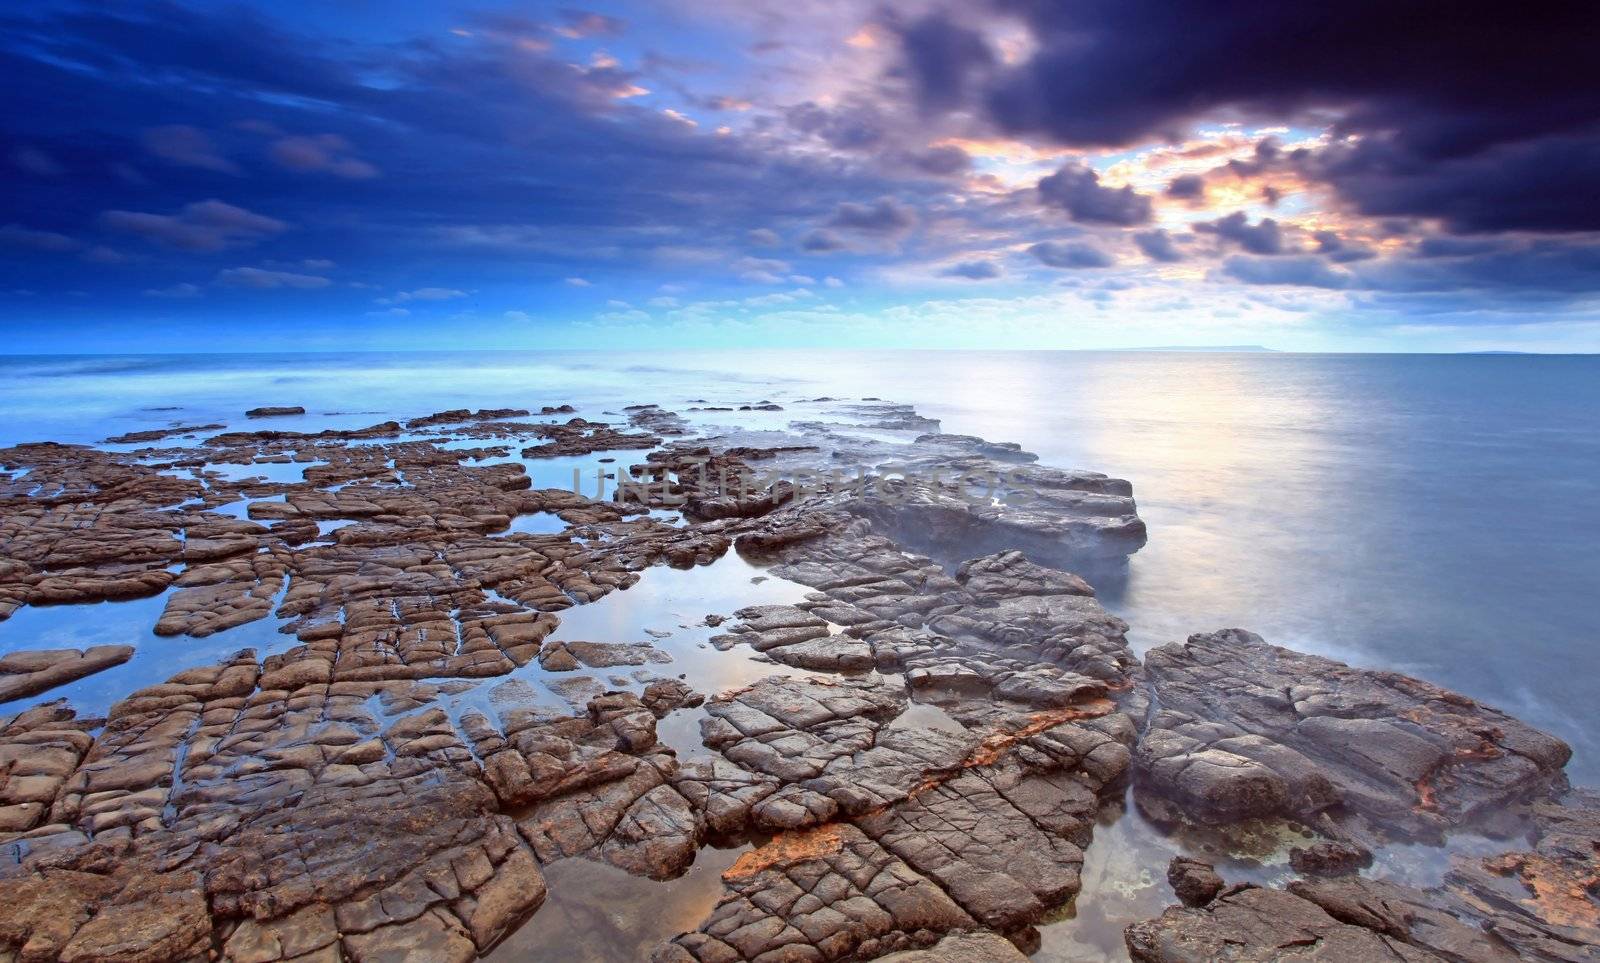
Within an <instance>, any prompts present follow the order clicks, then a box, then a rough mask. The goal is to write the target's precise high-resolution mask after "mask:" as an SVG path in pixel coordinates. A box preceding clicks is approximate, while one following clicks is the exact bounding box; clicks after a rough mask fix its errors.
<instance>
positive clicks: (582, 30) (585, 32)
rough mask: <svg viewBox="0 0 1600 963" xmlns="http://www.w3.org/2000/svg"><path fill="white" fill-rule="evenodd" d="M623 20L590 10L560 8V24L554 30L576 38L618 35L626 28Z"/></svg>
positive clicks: (570, 37) (625, 22)
mask: <svg viewBox="0 0 1600 963" xmlns="http://www.w3.org/2000/svg"><path fill="white" fill-rule="evenodd" d="M627 27H628V24H627V21H625V20H619V19H617V18H616V17H610V16H607V15H605V14H603V13H595V12H593V11H591V10H571V9H568V10H562V11H561V25H560V26H559V27H557V28H556V32H557V33H559V34H561V35H562V36H563V37H567V38H569V39H573V40H577V39H580V38H583V37H620V36H622V34H623V33H624V32H625V31H626V30H627Z"/></svg>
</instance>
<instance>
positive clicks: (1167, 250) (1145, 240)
mask: <svg viewBox="0 0 1600 963" xmlns="http://www.w3.org/2000/svg"><path fill="white" fill-rule="evenodd" d="M1133 243H1134V244H1135V245H1136V246H1137V247H1138V248H1139V250H1141V251H1143V252H1144V255H1145V257H1148V258H1149V259H1150V260H1152V261H1162V262H1165V263H1167V264H1172V263H1176V262H1178V261H1181V260H1183V252H1182V251H1180V250H1178V246H1177V245H1176V244H1175V243H1173V240H1172V235H1171V234H1168V233H1167V232H1166V230H1165V229H1163V228H1157V229H1156V230H1154V231H1140V232H1139V233H1137V234H1135V235H1133Z"/></svg>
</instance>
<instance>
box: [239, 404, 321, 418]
mask: <svg viewBox="0 0 1600 963" xmlns="http://www.w3.org/2000/svg"><path fill="white" fill-rule="evenodd" d="M305 413H306V410H305V409H304V408H302V407H300V406H299V405H293V406H284V405H280V406H277V407H274V406H272V405H266V406H263V407H260V408H251V409H250V410H249V411H247V412H245V413H244V414H245V417H246V418H279V417H282V416H284V415H303V414H305Z"/></svg>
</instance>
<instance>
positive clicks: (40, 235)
mask: <svg viewBox="0 0 1600 963" xmlns="http://www.w3.org/2000/svg"><path fill="white" fill-rule="evenodd" d="M0 244H5V245H7V246H8V247H21V248H28V249H31V250H34V251H71V250H73V249H75V248H76V247H77V246H78V242H77V241H74V240H73V239H72V238H70V237H68V236H67V235H65V234H57V233H56V232H55V231H36V230H33V229H32V228H28V227H23V226H22V225H21V224H7V225H6V226H5V227H0Z"/></svg>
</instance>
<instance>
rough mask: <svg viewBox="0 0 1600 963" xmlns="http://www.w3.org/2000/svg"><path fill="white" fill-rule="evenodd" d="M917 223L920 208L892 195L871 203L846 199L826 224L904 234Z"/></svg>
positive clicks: (886, 234) (864, 231) (865, 231)
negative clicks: (917, 210) (898, 199)
mask: <svg viewBox="0 0 1600 963" xmlns="http://www.w3.org/2000/svg"><path fill="white" fill-rule="evenodd" d="M916 224H917V212H916V211H914V210H912V209H911V208H910V207H908V206H906V205H905V204H902V203H900V202H899V201H896V200H895V199H894V198H892V197H880V198H879V199H877V200H876V201H873V202H872V203H871V204H857V203H855V202H853V201H846V202H844V203H843V204H840V205H839V206H838V207H837V208H835V209H834V212H833V214H832V216H830V217H829V218H828V220H827V222H826V226H827V227H836V228H839V229H841V230H846V231H857V232H859V233H862V234H872V235H876V236H880V237H894V236H897V235H901V234H905V233H906V232H907V231H910V230H911V229H912V228H913V227H915V226H916Z"/></svg>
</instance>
